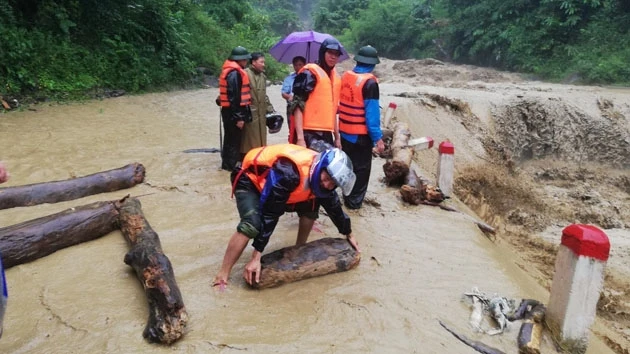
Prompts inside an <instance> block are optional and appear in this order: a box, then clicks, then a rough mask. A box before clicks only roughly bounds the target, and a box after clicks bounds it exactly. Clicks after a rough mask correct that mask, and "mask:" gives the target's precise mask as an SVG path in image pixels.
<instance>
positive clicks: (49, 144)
mask: <svg viewBox="0 0 630 354" xmlns="http://www.w3.org/2000/svg"><path fill="white" fill-rule="evenodd" d="M279 91H280V88H279V86H271V87H270V88H269V90H268V93H269V96H270V98H271V99H272V102H273V104H274V106H275V107H276V109H277V110H278V111H280V112H284V103H283V101H282V99H281V98H280V92H279ZM216 94H217V90H216V89H209V90H197V91H181V92H171V93H160V94H149V95H143V96H128V97H119V98H114V99H108V100H102V101H88V102H84V103H74V104H67V105H40V106H36V107H34V108H35V109H36V111H23V112H13V113H10V114H4V115H0V159H1V160H3V161H4V162H5V163H6V165H7V168H8V169H9V171H10V173H11V179H10V180H9V182H8V183H7V184H5V185H4V186H17V185H23V184H30V183H38V182H46V181H53V180H63V179H68V178H72V177H79V176H84V175H88V174H91V173H95V172H99V171H104V170H109V169H113V168H118V167H122V166H124V165H126V164H128V163H131V162H140V163H142V164H143V165H144V166H145V167H146V171H147V175H146V180H145V182H144V183H143V184H141V185H138V186H136V187H134V188H132V189H129V190H123V191H118V192H112V193H108V194H100V195H94V196H90V197H86V198H82V199H79V200H73V201H67V202H62V203H57V204H45V205H38V206H33V207H24V208H14V209H8V210H0V227H4V226H8V225H13V224H16V223H19V222H23V221H26V220H30V219H34V218H38V217H42V216H46V215H49V214H53V213H56V212H59V211H62V210H66V209H68V208H71V207H74V206H79V205H84V204H88V203H91V202H95V201H100V200H114V199H120V198H122V197H123V196H125V195H127V194H131V195H132V196H134V195H143V196H141V197H140V200H141V202H142V207H143V211H144V214H145V216H146V218H147V220H148V221H149V223H150V224H151V226H152V227H153V229H154V230H155V231H156V232H157V233H158V235H159V237H160V240H161V242H162V247H163V249H164V252H165V254H166V255H167V256H168V257H169V259H170V260H171V262H172V264H173V268H174V270H175V274H176V279H177V282H178V285H179V288H180V290H181V293H182V296H183V299H184V303H185V304H186V307H187V310H188V314H189V316H190V319H189V322H188V327H187V331H186V334H185V336H184V337H183V338H182V339H181V340H180V341H178V342H176V343H175V344H173V345H172V346H170V347H163V346H160V345H155V344H149V343H148V342H146V341H145V340H144V339H143V338H142V331H143V329H144V326H145V324H146V320H147V317H148V314H147V303H146V299H145V296H144V292H143V290H142V287H141V285H140V283H139V282H138V280H137V279H136V276H135V273H134V272H133V270H132V269H131V268H130V267H128V266H127V265H125V264H124V262H123V257H124V255H125V253H126V252H127V250H128V246H127V244H126V242H125V240H124V238H123V237H122V234H121V233H120V232H118V231H117V232H113V233H111V234H109V235H106V236H104V237H102V238H100V239H98V240H95V241H91V242H87V243H83V244H80V245H77V246H73V247H69V248H66V249H64V250H61V251H58V252H56V253H54V254H52V255H50V256H47V257H45V258H42V259H39V260H37V261H34V262H31V263H28V264H23V265H19V266H16V267H13V268H11V269H9V270H8V271H7V278H8V279H7V280H8V287H9V305H8V309H7V315H6V317H5V323H4V326H5V329H4V335H3V337H2V339H1V340H0V353H145V352H160V353H172V352H177V353H206V352H211V353H231V352H243V351H246V352H248V353H270V352H274V353H296V352H307V353H474V350H472V349H471V348H469V347H467V346H465V345H464V344H462V343H461V342H459V341H458V340H457V339H455V338H454V337H453V336H452V335H450V334H449V333H447V332H446V331H445V330H444V329H443V328H442V327H440V325H439V324H438V320H443V321H445V322H446V323H448V324H450V325H451V326H452V327H454V328H455V329H456V330H458V331H459V332H460V333H463V334H465V335H467V336H468V337H471V338H473V339H476V340H481V341H483V342H485V343H487V344H489V345H492V346H495V347H497V348H499V349H501V350H503V351H505V352H506V353H517V351H518V350H517V345H516V336H517V334H518V329H519V327H520V324H519V323H518V322H515V323H513V324H511V325H510V327H509V328H508V331H507V332H506V333H504V334H502V335H497V336H492V337H491V336H488V335H485V334H477V333H474V332H473V331H472V329H471V328H470V327H469V326H468V317H469V315H470V308H469V307H468V305H467V304H465V303H463V302H462V301H461V297H462V293H464V292H466V291H469V290H471V289H472V288H473V287H478V288H479V289H480V290H482V291H484V292H486V293H488V294H490V295H492V294H495V293H496V294H499V295H501V296H505V297H508V298H514V299H519V300H520V299H521V298H534V299H539V300H541V301H543V302H546V301H547V299H548V296H549V294H548V293H547V291H546V290H545V289H543V288H542V287H540V286H539V285H538V284H537V282H536V281H535V280H533V278H532V277H530V276H529V274H528V273H526V272H525V271H524V270H522V269H521V268H519V267H517V266H516V265H515V263H514V262H513V254H511V253H510V252H509V251H508V250H505V249H500V248H498V247H497V246H495V244H493V243H492V242H491V241H490V240H488V238H487V237H486V236H484V235H483V234H482V233H481V232H480V231H479V230H478V229H477V227H476V226H475V225H474V223H472V222H471V220H470V218H469V217H466V216H465V215H463V214H457V213H449V212H446V211H442V210H440V209H439V208H434V207H429V206H416V207H413V206H405V205H403V204H402V203H401V201H400V200H399V197H398V195H397V190H396V189H394V188H388V187H386V186H384V185H383V184H382V183H381V182H379V179H380V177H382V168H381V166H382V164H383V163H384V161H383V160H380V159H375V160H374V165H373V166H374V167H373V176H372V181H371V185H370V191H369V193H368V197H369V198H372V199H373V200H376V201H378V203H380V205H379V206H376V205H366V206H365V207H364V209H363V210H361V211H360V212H353V213H350V215H351V218H352V223H353V229H354V231H355V234H356V236H357V238H358V241H359V243H360V245H361V247H362V251H363V252H362V260H361V263H360V264H359V266H358V267H357V268H356V269H354V270H351V271H349V272H346V273H339V274H334V275H329V276H325V277H319V278H315V279H310V280H306V281H301V282H297V283H293V284H287V285H284V286H281V287H279V288H275V289H267V290H262V291H255V290H251V289H249V288H248V287H247V286H246V285H245V283H244V281H243V279H242V276H241V274H242V271H243V268H244V265H245V263H246V261H247V260H248V259H249V257H250V254H251V248H250V247H248V248H247V249H246V251H245V252H244V254H243V257H242V258H241V260H240V261H239V262H238V263H237V264H236V266H235V268H234V269H233V271H232V275H231V279H230V280H231V283H230V286H229V287H228V289H227V291H225V292H223V293H220V292H217V291H215V290H214V289H213V288H212V287H211V281H212V279H213V277H214V275H215V273H216V272H217V270H218V269H219V266H220V264H221V260H222V257H223V253H224V251H225V247H226V244H227V241H228V238H229V237H230V235H231V234H232V233H233V231H234V229H235V226H236V224H237V222H238V213H237V211H236V208H235V202H234V200H232V199H231V198H230V185H229V179H228V173H227V172H225V171H221V170H220V169H219V165H220V156H219V155H218V154H208V153H193V154H190V153H183V150H186V149H193V148H210V147H218V145H219V134H218V132H219V121H218V117H219V113H218V108H217V107H216V106H215V105H214V102H213V101H214V97H215V96H216ZM402 111H403V112H404V110H402ZM286 134H287V132H286V127H285V128H283V130H282V131H281V132H280V133H278V134H276V135H274V136H271V137H270V143H280V142H284V140H285V138H286ZM449 203H451V205H455V206H457V207H458V208H460V209H461V210H466V209H465V207H464V206H463V205H461V204H458V203H457V201H455V200H452V201H449ZM297 225H298V218H297V217H296V216H295V215H293V214H286V215H285V216H283V217H282V218H281V220H280V222H279V224H278V228H277V230H276V232H275V234H274V236H273V237H272V239H271V241H270V244H269V245H268V247H267V250H268V251H272V250H275V249H278V248H281V247H285V246H289V245H292V244H293V243H294V242H295V235H296V233H297ZM318 228H319V229H320V230H321V232H317V231H313V233H312V234H311V239H317V238H321V237H336V236H338V235H337V232H336V228H335V227H334V225H332V223H331V222H330V220H328V219H327V218H326V216H324V215H322V217H321V218H320V220H319V221H318ZM591 337H592V338H591V346H590V348H589V353H611V352H610V350H609V349H608V348H606V347H605V346H604V345H603V344H602V342H601V341H600V340H599V339H598V338H596V337H594V336H591ZM552 348H553V346H552V345H551V344H550V343H549V341H546V342H545V343H544V345H543V352H544V353H553V352H555V350H554V349H552Z"/></svg>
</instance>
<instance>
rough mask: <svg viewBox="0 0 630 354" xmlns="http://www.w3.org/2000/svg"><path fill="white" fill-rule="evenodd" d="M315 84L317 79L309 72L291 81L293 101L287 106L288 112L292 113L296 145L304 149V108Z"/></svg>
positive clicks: (300, 74)
mask: <svg viewBox="0 0 630 354" xmlns="http://www.w3.org/2000/svg"><path fill="white" fill-rule="evenodd" d="M316 84H317V79H316V78H315V76H314V75H313V74H312V73H311V72H310V71H309V70H304V71H303V72H301V73H299V74H298V75H297V76H296V77H295V80H294V81H293V101H291V105H290V106H289V112H293V119H294V120H293V122H294V123H295V133H296V135H297V144H298V145H300V146H304V147H306V142H305V140H304V106H305V105H306V100H308V97H309V95H310V94H311V92H313V90H314V89H315V85H316Z"/></svg>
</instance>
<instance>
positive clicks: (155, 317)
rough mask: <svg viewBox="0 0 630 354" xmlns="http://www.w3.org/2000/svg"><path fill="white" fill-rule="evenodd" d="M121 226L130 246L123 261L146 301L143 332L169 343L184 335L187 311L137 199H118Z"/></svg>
mask: <svg viewBox="0 0 630 354" xmlns="http://www.w3.org/2000/svg"><path fill="white" fill-rule="evenodd" d="M120 229H121V230H122V233H123V236H124V237H125V239H126V240H127V243H128V244H129V246H130V247H131V249H130V250H129V252H128V253H127V254H126V255H125V263H126V264H127V265H129V266H131V267H132V268H133V269H134V270H135V272H136V276H137V277H138V279H139V280H140V283H142V286H143V288H144V292H145V295H146V297H147V301H148V303H149V319H148V321H147V325H146V327H145V329H144V332H143V336H144V338H146V339H147V340H149V341H150V342H153V343H162V344H171V343H173V342H175V341H177V340H178V339H179V338H181V337H182V336H183V335H184V328H185V327H186V323H187V322H188V313H187V312H186V307H185V306H184V301H183V300H182V296H181V293H180V291H179V287H178V286H177V282H176V281H175V273H174V271H173V267H172V265H171V262H170V260H169V259H168V257H167V256H166V255H165V254H164V252H163V251H162V246H161V244H160V239H159V237H158V235H157V233H156V232H155V231H153V229H152V228H151V225H149V223H148V221H147V220H146V219H145V217H144V214H143V213H142V209H141V204H140V201H139V200H138V199H135V198H129V199H124V200H122V201H121V202H120Z"/></svg>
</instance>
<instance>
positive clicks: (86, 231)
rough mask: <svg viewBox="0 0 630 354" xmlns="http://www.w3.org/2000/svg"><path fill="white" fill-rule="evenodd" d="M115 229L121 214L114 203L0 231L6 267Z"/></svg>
mask: <svg viewBox="0 0 630 354" xmlns="http://www.w3.org/2000/svg"><path fill="white" fill-rule="evenodd" d="M116 229H118V210H117V209H116V206H115V204H114V202H96V203H92V204H87V205H83V206H80V207H76V208H71V209H67V210H64V211H62V212H60V213H57V214H52V215H48V216H45V217H42V218H39V219H34V220H29V221H25V222H23V223H20V224H16V225H12V226H7V227H4V228H1V229H0V254H2V261H3V263H4V266H5V267H6V268H10V267H13V266H15V265H18V264H22V263H27V262H31V261H34V260H36V259H38V258H42V257H44V256H47V255H49V254H51V253H54V252H56V251H58V250H60V249H63V248H66V247H69V246H73V245H76V244H78V243H82V242H86V241H90V240H94V239H96V238H99V237H101V236H103V235H107V234H108V233H110V232H112V231H114V230H116Z"/></svg>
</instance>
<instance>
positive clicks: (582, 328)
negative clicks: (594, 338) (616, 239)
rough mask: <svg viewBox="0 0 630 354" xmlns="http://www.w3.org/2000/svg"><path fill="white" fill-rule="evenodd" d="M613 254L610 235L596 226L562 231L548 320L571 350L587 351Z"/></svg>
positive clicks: (579, 352) (566, 347)
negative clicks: (611, 253)
mask: <svg viewBox="0 0 630 354" xmlns="http://www.w3.org/2000/svg"><path fill="white" fill-rule="evenodd" d="M609 253H610V242H609V241H608V236H606V234H605V233H604V232H603V231H602V230H600V229H598V228H597V227H595V226H592V225H582V224H574V225H569V226H567V227H565V228H564V230H562V241H561V243H560V249H559V250H558V255H557V257H556V269H555V274H554V276H553V283H552V284H551V295H550V296H549V305H548V306H547V313H546V315H545V321H546V322H547V326H548V327H549V329H550V330H551V332H552V333H553V335H554V336H555V337H556V338H557V339H558V341H559V342H560V345H561V346H562V347H563V348H564V349H565V350H567V351H568V352H569V353H576V354H583V353H585V352H586V349H587V347H588V335H589V328H590V326H591V324H592V323H593V321H594V320H595V310H596V308H597V301H598V300H599V294H600V291H601V290H602V286H603V283H604V268H605V266H606V261H607V260H608V255H609Z"/></svg>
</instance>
